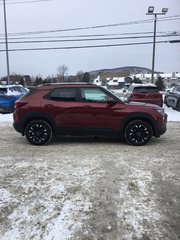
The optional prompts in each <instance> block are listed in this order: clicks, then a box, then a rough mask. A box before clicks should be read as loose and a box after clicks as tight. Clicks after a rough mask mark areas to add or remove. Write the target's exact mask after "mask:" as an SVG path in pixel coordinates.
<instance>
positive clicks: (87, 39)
mask: <svg viewBox="0 0 180 240" xmlns="http://www.w3.org/2000/svg"><path fill="white" fill-rule="evenodd" d="M174 36H180V34H178V35H177V34H175V35H172V34H166V35H158V36H156V37H159V38H163V37H174ZM144 38H152V36H135V37H111V38H85V39H64V40H59V39H58V40H30V41H9V42H8V43H9V44H19V43H20V44H22V43H23V44H24V43H56V42H82V41H112V40H127V39H144ZM0 44H4V42H0Z"/></svg>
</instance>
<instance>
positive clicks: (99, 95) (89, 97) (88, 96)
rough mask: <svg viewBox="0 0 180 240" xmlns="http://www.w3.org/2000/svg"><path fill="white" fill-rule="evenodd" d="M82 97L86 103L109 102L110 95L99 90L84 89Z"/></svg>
mask: <svg viewBox="0 0 180 240" xmlns="http://www.w3.org/2000/svg"><path fill="white" fill-rule="evenodd" d="M81 97H82V100H83V101H85V102H102V103H105V102H107V99H108V97H109V95H108V94H106V93H105V92H103V91H102V90H101V89H98V88H82V89H81Z"/></svg>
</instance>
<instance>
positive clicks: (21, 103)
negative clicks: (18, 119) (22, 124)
mask: <svg viewBox="0 0 180 240" xmlns="http://www.w3.org/2000/svg"><path fill="white" fill-rule="evenodd" d="M26 104H27V103H26V102H15V105H14V108H15V109H17V108H21V107H23V106H24V105H26Z"/></svg>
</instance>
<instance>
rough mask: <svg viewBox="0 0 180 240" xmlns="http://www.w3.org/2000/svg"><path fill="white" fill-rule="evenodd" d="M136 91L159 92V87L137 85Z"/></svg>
mask: <svg viewBox="0 0 180 240" xmlns="http://www.w3.org/2000/svg"><path fill="white" fill-rule="evenodd" d="M133 92H134V93H157V92H158V89H157V88H156V87H135V88H134V90H133Z"/></svg>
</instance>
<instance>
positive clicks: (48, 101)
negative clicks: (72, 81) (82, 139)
mask: <svg viewBox="0 0 180 240" xmlns="http://www.w3.org/2000/svg"><path fill="white" fill-rule="evenodd" d="M41 106H42V108H43V112H44V113H46V114H48V115H50V116H51V117H52V118H53V119H54V121H55V124H56V127H57V129H56V130H57V131H58V130H59V131H60V133H70V134H73V132H74V133H78V134H80V132H81V130H82V126H81V122H80V117H81V115H79V110H80V104H79V102H78V101H77V89H76V88H72V87H69V88H68V87H63V88H62V87H61V88H56V89H53V90H52V91H51V92H50V94H48V96H47V97H46V98H45V99H44V100H43V101H42V103H41Z"/></svg>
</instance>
